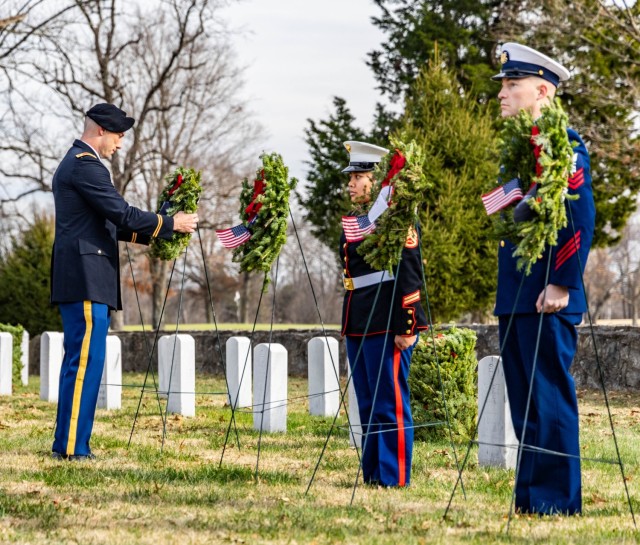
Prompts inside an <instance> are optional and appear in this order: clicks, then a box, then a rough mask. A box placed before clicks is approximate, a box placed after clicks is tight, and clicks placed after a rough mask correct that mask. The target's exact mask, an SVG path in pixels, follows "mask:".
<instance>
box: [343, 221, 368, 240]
mask: <svg viewBox="0 0 640 545" xmlns="http://www.w3.org/2000/svg"><path fill="white" fill-rule="evenodd" d="M375 228H376V224H375V223H372V222H371V221H370V220H369V217H368V216H366V215H365V216H342V229H343V230H344V235H345V237H347V242H358V241H360V240H362V239H363V238H364V236H365V235H368V234H369V233H371V232H372V231H373V230H374V229H375Z"/></svg>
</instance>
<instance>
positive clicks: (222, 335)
mask: <svg viewBox="0 0 640 545" xmlns="http://www.w3.org/2000/svg"><path fill="white" fill-rule="evenodd" d="M464 327H469V328H470V329H473V330H474V331H476V333H477V335H478V342H477V347H476V352H477V355H478V360H480V359H482V358H483V357H485V356H491V355H497V354H498V353H499V343H498V327H497V326H496V325H472V326H464ZM578 331H579V337H578V352H577V354H576V359H575V361H574V364H573V366H572V368H571V371H572V373H573V376H574V378H575V380H576V386H577V387H578V388H600V379H599V373H598V371H597V364H596V357H595V351H594V349H593V341H592V334H591V331H590V328H589V327H586V326H582V327H579V328H578ZM184 333H188V334H189V335H192V336H193V337H194V339H195V343H196V372H201V373H214V374H221V373H222V371H223V364H222V362H223V361H224V359H223V358H224V357H225V343H226V341H227V339H228V338H229V337H231V336H246V335H247V332H246V331H220V332H219V333H216V332H215V331H190V332H184ZM113 334H115V335H117V336H118V337H119V338H120V340H121V341H122V366H123V367H122V368H123V371H142V372H144V371H146V369H147V365H148V362H149V357H148V349H147V347H146V346H145V345H146V344H147V343H148V346H149V347H151V346H152V345H153V342H154V336H155V334H154V333H153V332H149V333H146V334H143V333H142V332H125V331H118V332H115V333H113ZM322 335H323V333H322V330H320V329H318V330H300V329H289V330H282V331H274V332H273V333H272V334H271V340H272V342H274V343H280V344H282V345H284V347H285V348H286V349H287V351H288V356H289V374H290V375H291V376H301V377H306V376H307V343H308V342H309V340H310V339H312V338H313V337H321V336H322ZM327 335H329V336H330V337H333V338H335V339H338V341H339V348H340V370H341V374H342V375H343V376H344V375H345V374H346V349H345V343H344V339H341V338H340V333H339V331H337V330H327ZM593 335H594V336H595V339H596V346H597V349H598V355H599V357H600V364H601V367H602V371H603V375H604V380H605V385H606V387H607V389H613V390H619V389H630V388H633V389H635V388H639V387H640V328H635V327H614V326H596V327H594V330H593ZM145 336H146V339H147V341H146V342H145ZM218 338H219V339H220V344H221V346H219V344H218ZM268 341H269V332H268V331H257V332H256V333H255V334H254V338H253V344H254V346H255V345H256V344H259V343H265V342H268ZM220 352H222V359H221V354H220ZM29 355H30V357H29V368H30V370H29V371H30V373H31V374H36V375H37V374H38V373H39V362H40V337H39V336H37V337H35V338H33V339H32V340H31V342H30V349H29ZM157 361H158V358H157V354H156V355H155V356H154V358H153V362H154V369H157Z"/></svg>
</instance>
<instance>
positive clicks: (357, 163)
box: [342, 140, 389, 172]
mask: <svg viewBox="0 0 640 545" xmlns="http://www.w3.org/2000/svg"><path fill="white" fill-rule="evenodd" d="M344 147H345V148H347V151H348V152H349V166H348V167H347V168H345V169H343V170H342V172H368V171H370V170H373V169H374V168H375V166H376V164H377V163H379V162H380V159H382V157H384V156H385V155H386V154H387V153H389V150H388V149H386V148H383V147H380V146H375V145H373V144H368V143H367V142H357V141H356V140H347V141H346V142H344Z"/></svg>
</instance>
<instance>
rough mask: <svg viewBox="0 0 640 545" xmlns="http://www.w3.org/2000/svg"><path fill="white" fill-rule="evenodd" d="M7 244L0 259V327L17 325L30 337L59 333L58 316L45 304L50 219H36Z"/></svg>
mask: <svg viewBox="0 0 640 545" xmlns="http://www.w3.org/2000/svg"><path fill="white" fill-rule="evenodd" d="M11 243H12V248H11V250H10V251H9V253H8V254H7V255H6V256H4V257H3V258H2V259H0V323H5V324H14V325H15V324H21V325H22V326H24V328H25V329H26V330H27V331H28V332H29V334H30V335H32V336H33V335H39V334H40V333H42V332H43V331H48V330H53V331H61V330H62V321H61V319H60V315H59V313H58V311H57V309H56V308H54V307H52V306H51V303H50V302H49V300H50V294H51V290H50V268H51V250H52V247H53V221H52V219H51V218H49V217H47V216H38V215H36V217H35V220H34V222H33V224H32V225H31V227H29V228H28V229H27V230H26V231H24V232H22V233H21V234H20V235H19V236H18V237H12V239H11Z"/></svg>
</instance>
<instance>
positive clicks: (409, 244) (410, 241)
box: [404, 227, 418, 248]
mask: <svg viewBox="0 0 640 545" xmlns="http://www.w3.org/2000/svg"><path fill="white" fill-rule="evenodd" d="M404 247H405V248H417V247H418V232H417V231H416V230H415V228H414V227H409V232H408V233H407V240H406V242H405V243H404Z"/></svg>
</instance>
